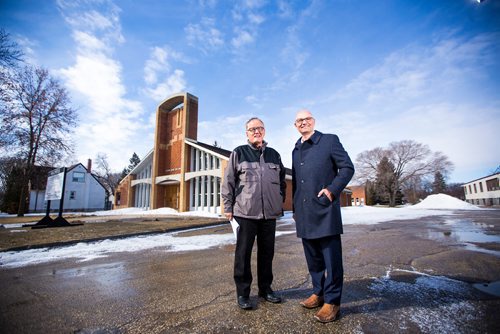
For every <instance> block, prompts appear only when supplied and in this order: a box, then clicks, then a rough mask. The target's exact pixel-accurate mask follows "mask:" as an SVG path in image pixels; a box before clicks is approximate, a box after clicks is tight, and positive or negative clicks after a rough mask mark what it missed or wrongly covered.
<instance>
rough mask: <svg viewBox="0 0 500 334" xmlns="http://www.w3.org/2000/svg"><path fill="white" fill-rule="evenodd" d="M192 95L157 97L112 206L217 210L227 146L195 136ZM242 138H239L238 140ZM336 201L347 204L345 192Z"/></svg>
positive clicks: (288, 177) (219, 210)
mask: <svg viewBox="0 0 500 334" xmlns="http://www.w3.org/2000/svg"><path fill="white" fill-rule="evenodd" d="M197 133H198V98H197V97H196V96H194V95H191V94H189V93H187V92H184V93H179V94H175V95H173V96H171V97H169V98H168V99H166V100H165V101H163V102H162V103H161V104H160V105H159V106H158V109H157V111H156V129H155V137H154V147H153V149H152V150H151V151H150V152H149V153H148V154H147V155H146V156H145V157H144V158H143V159H142V160H141V162H140V163H139V164H138V165H137V166H136V167H135V168H134V169H133V170H132V171H131V172H130V173H129V174H128V175H127V176H126V177H125V178H124V179H123V180H122V181H121V182H120V184H119V185H118V187H117V190H116V192H115V203H114V208H115V209H120V208H127V207H140V208H145V209H158V208H162V207H169V208H173V209H176V210H178V211H179V212H185V211H203V212H211V213H218V214H222V213H223V212H222V210H223V205H222V200H221V196H220V189H221V183H222V180H223V178H224V169H225V168H226V166H227V163H228V161H229V155H230V154H231V151H228V150H225V149H222V148H220V147H216V146H213V145H209V144H205V143H202V142H199V141H197ZM242 144H243V143H242ZM286 181H287V191H286V192H287V195H286V201H285V203H284V207H283V209H284V210H285V211H289V210H292V176H291V170H290V169H287V175H286ZM341 203H342V204H343V205H344V203H346V204H345V205H350V203H351V199H350V192H349V191H348V190H346V191H345V192H344V193H343V194H342V198H341Z"/></svg>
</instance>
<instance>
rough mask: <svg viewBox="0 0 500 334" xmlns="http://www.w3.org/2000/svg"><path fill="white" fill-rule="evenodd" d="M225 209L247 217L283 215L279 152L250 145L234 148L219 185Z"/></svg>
mask: <svg viewBox="0 0 500 334" xmlns="http://www.w3.org/2000/svg"><path fill="white" fill-rule="evenodd" d="M221 195H222V199H223V201H224V211H225V212H231V213H232V214H233V216H236V217H243V218H248V219H276V218H278V217H280V216H281V215H282V214H283V202H284V201H285V196H286V182H285V167H284V166H283V164H282V162H281V157H280V155H279V153H278V152H277V151H276V150H274V149H272V148H270V147H267V143H266V142H264V144H263V146H262V149H257V148H255V147H253V146H252V145H251V144H247V145H241V146H238V147H237V148H235V149H234V151H233V152H232V153H231V155H230V157H229V162H228V165H227V167H226V170H225V172H224V181H223V183H222V187H221Z"/></svg>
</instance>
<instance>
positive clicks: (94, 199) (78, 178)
mask: <svg viewBox="0 0 500 334" xmlns="http://www.w3.org/2000/svg"><path fill="white" fill-rule="evenodd" d="M91 164H92V163H91V160H90V159H89V161H88V163H87V167H85V166H83V165H82V164H81V163H79V164H76V165H73V166H70V167H68V168H67V171H66V180H65V187H64V203H63V204H64V207H63V210H64V211H98V210H105V209H106V189H105V188H104V186H103V185H102V184H101V183H100V182H99V181H98V180H97V178H96V177H95V175H93V174H92V169H91ZM51 169H53V168H51ZM46 185H47V174H45V177H44V178H43V182H42V181H40V182H36V183H35V182H34V183H33V186H32V187H31V189H30V199H29V212H44V211H46V208H47V201H46V200H45V188H46ZM59 204H60V201H59V200H53V201H51V202H50V209H51V211H57V210H59Z"/></svg>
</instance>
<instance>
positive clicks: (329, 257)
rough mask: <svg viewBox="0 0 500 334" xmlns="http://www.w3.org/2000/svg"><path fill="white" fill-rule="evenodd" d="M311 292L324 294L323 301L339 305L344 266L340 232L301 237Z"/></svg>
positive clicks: (319, 294)
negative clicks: (311, 237)
mask: <svg viewBox="0 0 500 334" xmlns="http://www.w3.org/2000/svg"><path fill="white" fill-rule="evenodd" d="M302 245H303V246H304V253H305V255H306V262H307V268H308V269H309V274H310V275H311V279H312V284H313V293H314V294H316V295H318V296H324V298H325V303H328V304H335V305H340V299H341V297H342V286H343V284H344V268H343V266H342V243H341V240H340V234H338V235H333V236H328V237H324V238H319V239H302Z"/></svg>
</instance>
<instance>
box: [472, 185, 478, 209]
mask: <svg viewBox="0 0 500 334" xmlns="http://www.w3.org/2000/svg"><path fill="white" fill-rule="evenodd" d="M473 185H474V194H477V187H476V184H475V183H474V184H473ZM478 202H479V201H478ZM477 204H479V203H477Z"/></svg>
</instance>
